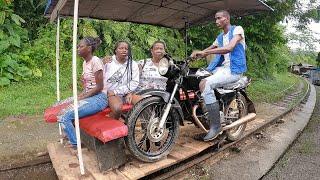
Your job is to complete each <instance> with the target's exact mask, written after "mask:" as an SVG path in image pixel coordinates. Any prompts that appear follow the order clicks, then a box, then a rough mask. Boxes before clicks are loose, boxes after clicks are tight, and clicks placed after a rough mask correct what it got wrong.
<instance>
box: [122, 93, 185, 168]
mask: <svg viewBox="0 0 320 180" xmlns="http://www.w3.org/2000/svg"><path fill="white" fill-rule="evenodd" d="M165 105H166V103H165V102H164V101H163V99H162V98H161V97H157V96H153V97H148V98H145V99H142V100H140V101H139V102H138V103H137V104H136V105H135V106H134V107H133V109H132V110H131V111H130V112H129V114H128V118H127V122H126V123H127V125H128V128H129V131H128V136H127V137H125V143H126V146H127V148H128V150H129V151H130V153H131V154H132V155H133V156H134V157H136V158H137V159H139V160H141V161H144V162H155V161H158V160H160V159H162V158H164V157H166V156H167V155H168V154H169V153H170V151H171V150H172V148H173V146H174V144H175V141H176V140H177V138H178V135H179V119H180V116H179V114H178V112H177V111H176V110H175V109H171V110H170V112H169V115H168V117H167V120H166V123H165V125H164V130H163V132H162V133H156V131H155V129H156V127H157V125H158V123H159V121H160V118H161V115H162V111H163V109H164V108H165Z"/></svg>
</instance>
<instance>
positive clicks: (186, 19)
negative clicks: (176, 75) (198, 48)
mask: <svg viewBox="0 0 320 180" xmlns="http://www.w3.org/2000/svg"><path fill="white" fill-rule="evenodd" d="M184 19H185V23H184V31H185V32H184V38H185V57H186V58H187V57H188V28H189V22H188V18H187V17H184Z"/></svg>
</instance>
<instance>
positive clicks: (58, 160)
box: [48, 125, 213, 180]
mask: <svg viewBox="0 0 320 180" xmlns="http://www.w3.org/2000/svg"><path fill="white" fill-rule="evenodd" d="M199 133H201V130H200V129H199V128H196V127H195V126H194V125H185V126H181V127H180V135H179V139H178V141H177V142H176V144H175V146H174V148H173V150H172V151H171V153H170V154H169V155H168V157H167V158H165V159H163V160H161V161H158V162H156V163H144V162H141V161H138V160H136V159H134V158H130V159H132V160H130V161H128V162H127V163H126V164H125V165H124V166H123V167H120V168H119V169H116V170H110V171H107V172H104V173H101V172H100V171H99V168H98V164H97V161H96V156H95V155H94V154H93V152H92V151H89V150H88V149H86V148H84V149H83V159H84V167H85V171H86V174H85V175H84V176H82V177H80V169H79V164H78V159H77V156H76V155H77V152H76V151H75V150H71V149H70V148H64V147H63V146H62V145H61V144H60V143H58V142H57V143H50V144H49V145H48V151H49V155H50V158H51V161H52V164H53V167H54V169H55V171H56V174H57V176H58V178H59V179H63V180H65V179H139V178H141V177H144V176H146V175H149V174H151V173H153V172H156V171H158V170H160V169H163V168H166V167H169V166H172V165H174V164H176V163H178V162H180V161H183V160H185V159H187V158H189V157H191V156H194V155H196V154H198V153H199V152H201V151H204V150H205V149H207V148H209V147H210V146H212V145H213V142H203V141H199V140H195V139H194V136H195V135H196V134H199ZM129 156H130V155H129Z"/></svg>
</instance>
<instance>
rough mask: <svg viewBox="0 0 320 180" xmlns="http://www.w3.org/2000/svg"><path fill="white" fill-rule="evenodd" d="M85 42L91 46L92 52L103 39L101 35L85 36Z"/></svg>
mask: <svg viewBox="0 0 320 180" xmlns="http://www.w3.org/2000/svg"><path fill="white" fill-rule="evenodd" d="M83 40H84V42H85V43H86V45H87V46H90V47H91V52H92V53H93V52H94V51H95V50H96V49H97V48H98V47H99V46H100V44H101V40H100V38H99V37H96V38H94V37H85V38H83Z"/></svg>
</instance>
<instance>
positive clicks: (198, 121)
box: [192, 105, 209, 133]
mask: <svg viewBox="0 0 320 180" xmlns="http://www.w3.org/2000/svg"><path fill="white" fill-rule="evenodd" d="M197 109H198V105H194V106H193V108H192V116H193V119H194V121H195V122H196V124H197V125H198V126H199V127H200V128H201V129H202V130H203V131H204V132H206V133H208V132H209V130H208V129H206V128H205V127H204V126H203V124H202V123H201V122H200V120H199V119H198V117H197V113H196V111H197Z"/></svg>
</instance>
